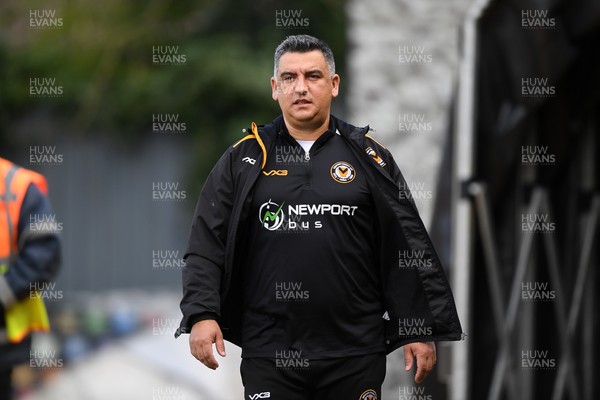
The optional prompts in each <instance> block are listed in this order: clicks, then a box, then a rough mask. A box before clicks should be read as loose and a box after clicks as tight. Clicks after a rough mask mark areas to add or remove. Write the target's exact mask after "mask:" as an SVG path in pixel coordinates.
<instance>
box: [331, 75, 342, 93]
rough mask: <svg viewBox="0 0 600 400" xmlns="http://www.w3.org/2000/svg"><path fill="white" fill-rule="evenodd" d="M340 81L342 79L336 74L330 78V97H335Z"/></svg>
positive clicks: (338, 90)
mask: <svg viewBox="0 0 600 400" xmlns="http://www.w3.org/2000/svg"><path fill="white" fill-rule="evenodd" d="M341 80H342V78H340V76H339V75H338V74H334V75H333V76H332V77H331V85H332V86H333V88H332V89H331V97H337V95H338V93H339V92H340V81H341Z"/></svg>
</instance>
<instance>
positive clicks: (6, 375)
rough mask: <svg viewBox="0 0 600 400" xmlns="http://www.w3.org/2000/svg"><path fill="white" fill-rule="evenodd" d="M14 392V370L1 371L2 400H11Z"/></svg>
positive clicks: (0, 394) (0, 395)
mask: <svg viewBox="0 0 600 400" xmlns="http://www.w3.org/2000/svg"><path fill="white" fill-rule="evenodd" d="M12 398H13V391H12V369H2V370H0V399H2V400H4V399H6V400H11V399H12Z"/></svg>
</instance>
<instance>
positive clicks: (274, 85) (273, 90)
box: [271, 77, 279, 101]
mask: <svg viewBox="0 0 600 400" xmlns="http://www.w3.org/2000/svg"><path fill="white" fill-rule="evenodd" d="M278 92H279V89H278V88H277V81H276V80H275V78H274V77H271V97H272V98H273V100H275V101H277V99H279V93H278Z"/></svg>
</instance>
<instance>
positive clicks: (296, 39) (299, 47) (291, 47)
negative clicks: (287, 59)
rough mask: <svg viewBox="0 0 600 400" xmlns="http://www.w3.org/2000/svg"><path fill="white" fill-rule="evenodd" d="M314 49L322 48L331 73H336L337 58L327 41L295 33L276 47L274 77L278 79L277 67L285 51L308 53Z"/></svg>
mask: <svg viewBox="0 0 600 400" xmlns="http://www.w3.org/2000/svg"><path fill="white" fill-rule="evenodd" d="M313 50H320V51H321V53H323V57H325V63H326V64H327V69H328V70H329V75H330V76H333V74H335V60H334V59H333V52H332V51H331V48H330V47H329V45H328V44H327V43H325V42H324V41H322V40H321V39H317V38H316V37H314V36H310V35H293V36H288V37H286V38H285V40H284V41H283V42H281V43H280V44H279V46H277V48H276V49H275V57H274V60H273V65H274V67H273V77H274V78H275V79H277V68H278V67H279V60H280V59H281V56H282V55H284V54H285V53H307V52H309V51H313Z"/></svg>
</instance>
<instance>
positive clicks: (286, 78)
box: [283, 76, 294, 82]
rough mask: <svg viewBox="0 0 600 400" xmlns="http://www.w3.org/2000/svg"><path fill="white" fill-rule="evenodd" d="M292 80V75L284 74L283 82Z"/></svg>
mask: <svg viewBox="0 0 600 400" xmlns="http://www.w3.org/2000/svg"><path fill="white" fill-rule="evenodd" d="M293 80H294V77H292V76H284V77H283V81H284V82H292V81H293Z"/></svg>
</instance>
